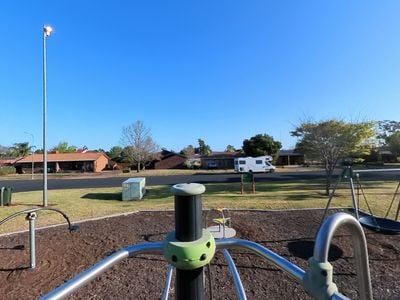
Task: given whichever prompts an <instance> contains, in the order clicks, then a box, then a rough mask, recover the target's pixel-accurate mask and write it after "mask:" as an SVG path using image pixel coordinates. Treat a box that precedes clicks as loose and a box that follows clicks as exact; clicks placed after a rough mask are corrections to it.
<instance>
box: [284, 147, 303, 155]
mask: <svg viewBox="0 0 400 300" xmlns="http://www.w3.org/2000/svg"><path fill="white" fill-rule="evenodd" d="M302 155H303V154H301V153H299V152H296V150H295V149H287V150H283V149H282V150H280V151H279V156H302Z"/></svg>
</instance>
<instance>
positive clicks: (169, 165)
mask: <svg viewBox="0 0 400 300" xmlns="http://www.w3.org/2000/svg"><path fill="white" fill-rule="evenodd" d="M186 160H187V157H186V156H185V155H182V154H179V153H176V152H173V151H168V150H165V149H163V150H162V151H161V152H160V153H158V154H157V156H156V159H154V160H153V161H152V162H151V164H150V166H149V169H182V168H185V162H186Z"/></svg>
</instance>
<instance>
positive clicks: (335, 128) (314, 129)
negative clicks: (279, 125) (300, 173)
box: [291, 119, 375, 195]
mask: <svg viewBox="0 0 400 300" xmlns="http://www.w3.org/2000/svg"><path fill="white" fill-rule="evenodd" d="M374 128H375V123H374V122H361V123H346V122H344V121H338V120H335V119H332V120H327V121H320V122H317V123H312V122H304V123H302V124H300V126H298V127H297V128H296V129H295V130H294V131H292V132H291V135H292V136H294V137H297V138H298V139H299V140H298V142H297V145H296V149H297V151H298V152H300V153H303V154H304V155H305V156H306V157H307V158H310V159H314V160H318V161H321V162H322V164H323V165H324V168H325V172H326V189H325V191H326V195H329V190H330V186H331V181H332V174H333V170H334V169H335V167H336V166H337V164H338V162H339V160H340V159H344V158H347V157H350V156H352V155H357V156H360V155H365V154H369V153H370V151H371V148H372V145H371V143H370V141H369V139H370V138H372V137H373V136H375V129H374Z"/></svg>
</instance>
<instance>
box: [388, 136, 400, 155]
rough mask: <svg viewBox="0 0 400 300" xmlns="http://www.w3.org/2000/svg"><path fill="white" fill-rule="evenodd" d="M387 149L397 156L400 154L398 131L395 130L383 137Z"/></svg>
mask: <svg viewBox="0 0 400 300" xmlns="http://www.w3.org/2000/svg"><path fill="white" fill-rule="evenodd" d="M385 141H386V145H387V146H388V149H389V150H390V151H391V152H392V154H393V155H394V156H395V157H396V158H397V157H398V156H399V155H400V131H397V132H395V133H393V134H391V135H389V136H388V137H386V139H385Z"/></svg>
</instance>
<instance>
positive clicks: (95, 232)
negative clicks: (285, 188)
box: [0, 210, 400, 299]
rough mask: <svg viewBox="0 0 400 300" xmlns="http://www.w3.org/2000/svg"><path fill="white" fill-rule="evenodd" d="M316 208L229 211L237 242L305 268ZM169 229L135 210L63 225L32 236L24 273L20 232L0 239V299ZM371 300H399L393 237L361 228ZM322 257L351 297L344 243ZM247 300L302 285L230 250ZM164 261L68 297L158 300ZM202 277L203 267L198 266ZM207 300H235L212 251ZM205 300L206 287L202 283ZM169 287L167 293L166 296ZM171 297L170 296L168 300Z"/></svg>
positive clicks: (108, 277) (134, 264)
mask: <svg viewBox="0 0 400 300" xmlns="http://www.w3.org/2000/svg"><path fill="white" fill-rule="evenodd" d="M321 214H322V212H321V211H319V210H303V211H286V212H255V211H232V212H231V216H232V226H233V227H234V228H235V229H236V231H237V237H238V238H244V239H249V240H252V241H255V242H257V243H260V244H262V245H264V246H266V247H267V248H269V249H271V250H273V251H275V252H277V253H278V254H280V255H281V256H283V257H285V258H287V259H288V260H289V261H291V262H293V263H295V264H297V265H298V266H300V267H301V268H303V269H305V268H306V266H307V257H308V256H310V255H312V247H313V243H312V241H311V239H310V237H312V236H314V234H315V232H316V229H317V227H318V224H319V220H320V217H321ZM173 228H174V213H173V212H140V213H136V214H132V215H128V216H121V217H114V218H107V219H103V220H96V221H91V222H85V223H82V224H80V229H79V231H77V232H74V233H69V232H68V231H67V227H66V226H62V227H56V228H50V229H46V230H40V231H37V234H36V238H37V239H36V241H37V267H36V269H33V270H32V269H29V268H28V267H29V244H28V233H22V234H16V235H11V236H4V237H1V238H0V243H1V244H0V245H1V246H0V253H1V255H0V280H1V283H2V284H1V286H0V295H1V296H0V298H3V297H5V298H7V299H23V298H25V299H33V298H38V297H39V296H41V295H44V294H46V293H48V292H49V291H51V290H53V289H54V288H56V287H57V286H59V285H60V284H62V283H63V282H65V281H66V280H68V279H70V278H72V277H74V276H75V275H77V274H78V273H80V272H81V271H83V270H85V269H87V268H88V267H89V266H91V265H92V264H94V263H95V262H97V261H99V260H100V259H102V258H104V257H105V256H107V255H109V254H111V253H113V252H114V251H116V250H119V249H121V248H123V247H126V246H129V245H132V244H137V243H141V242H145V241H160V240H163V239H164V237H165V235H166V233H167V232H169V231H171V230H173ZM366 236H367V241H368V251H369V257H370V269H371V277H372V286H373V291H374V298H375V299H400V284H398V278H399V277H400V243H399V241H400V236H399V235H397V236H393V235H382V234H377V233H375V232H372V231H369V230H366ZM333 245H334V246H333V247H332V249H331V252H330V259H331V260H332V261H331V262H332V264H333V266H334V280H335V282H336V283H337V285H338V287H339V290H340V292H341V293H343V294H345V295H346V296H348V297H350V298H358V291H357V289H358V288H357V277H356V274H355V265H354V254H353V250H352V249H353V248H352V242H351V237H350V235H349V234H348V232H346V231H340V232H339V233H338V234H337V235H336V236H335V237H334V239H333ZM231 254H232V257H233V259H234V261H235V262H236V266H237V268H238V270H239V273H240V276H241V278H242V281H243V285H244V287H245V289H246V293H247V297H248V299H290V298H292V299H309V297H308V296H307V294H306V293H305V292H304V291H303V289H302V287H301V286H300V285H299V284H297V283H295V282H294V281H293V280H292V279H291V278H289V277H288V276H287V275H285V274H284V273H283V272H282V271H281V270H279V269H278V268H276V267H275V266H273V265H272V264H271V263H269V262H267V261H265V260H262V259H261V258H259V257H258V256H256V255H252V254H249V253H245V252H242V251H231ZM166 272H167V263H166V262H165V260H164V259H163V257H161V256H159V255H140V256H139V257H136V258H131V259H126V260H124V261H123V262H121V263H120V264H118V265H117V266H115V267H114V268H112V269H111V270H109V271H107V272H106V273H104V274H102V275H101V276H100V277H98V278H97V279H95V280H94V281H93V282H91V283H90V284H89V285H87V286H85V287H83V288H81V289H80V290H79V291H78V292H76V293H75V294H74V295H73V296H72V297H71V299H159V298H160V296H161V293H162V290H163V287H164V281H165V276H166ZM205 274H206V278H207V279H208V269H207V268H205ZM210 274H211V282H212V296H213V298H214V299H236V295H235V288H234V284H233V280H232V277H231V274H230V271H229V269H228V266H227V263H226V261H225V259H224V258H223V256H222V255H221V254H220V253H219V254H217V255H216V256H215V258H214V260H213V262H212V264H211V267H210ZM205 287H206V293H207V295H206V299H208V295H209V294H210V293H209V292H210V291H209V284H208V280H206V283H205ZM172 294H173V289H172V291H171V297H173V296H172ZM172 299H173V298H172Z"/></svg>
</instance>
